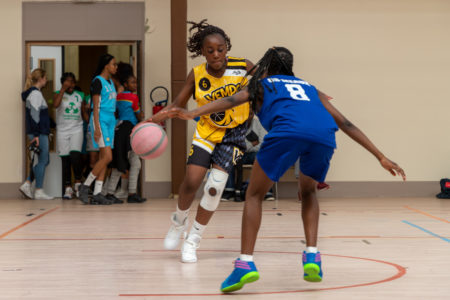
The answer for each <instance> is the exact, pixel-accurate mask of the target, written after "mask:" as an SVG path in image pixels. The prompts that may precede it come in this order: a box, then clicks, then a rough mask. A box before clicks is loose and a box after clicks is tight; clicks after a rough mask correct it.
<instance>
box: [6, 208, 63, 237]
mask: <svg viewBox="0 0 450 300" xmlns="http://www.w3.org/2000/svg"><path fill="white" fill-rule="evenodd" d="M58 208H59V206H57V207H55V208H53V209H51V210H49V211H46V212H44V213H42V214H40V215H39V216H36V217H34V218H33V219H31V220H28V221H26V222H24V223H22V224H20V225H19V226H16V227H14V228H13V229H10V230H8V231H7V232H5V233H3V234H2V235H0V240H1V239H2V238H4V237H5V236H7V235H9V234H11V233H13V232H14V231H16V230H19V229H20V228H22V227H25V226H26V225H28V224H30V223H31V222H34V221H36V220H38V219H40V218H42V217H43V216H45V215H48V214H49V213H51V212H54V211H55V210H57V209H58Z"/></svg>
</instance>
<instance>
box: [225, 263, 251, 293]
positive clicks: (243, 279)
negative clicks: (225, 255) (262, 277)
mask: <svg viewBox="0 0 450 300" xmlns="http://www.w3.org/2000/svg"><path fill="white" fill-rule="evenodd" d="M258 279H259V273H258V270H257V269H256V267H255V263H254V262H252V261H243V260H240V259H239V258H238V259H236V260H235V261H234V270H233V272H232V273H231V275H230V276H228V277H227V279H225V281H224V282H222V285H221V287H220V291H222V293H231V292H234V291H237V290H240V289H242V288H243V287H244V285H245V284H246V283H251V282H254V281H256V280H258Z"/></svg>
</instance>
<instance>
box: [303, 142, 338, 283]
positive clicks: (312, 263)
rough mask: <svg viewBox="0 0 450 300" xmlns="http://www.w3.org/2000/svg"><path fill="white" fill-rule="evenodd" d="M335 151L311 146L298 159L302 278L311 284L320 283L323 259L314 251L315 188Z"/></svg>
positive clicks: (315, 225)
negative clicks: (304, 241)
mask: <svg viewBox="0 0 450 300" xmlns="http://www.w3.org/2000/svg"><path fill="white" fill-rule="evenodd" d="M333 152H334V149H333V148H331V147H327V146H324V145H321V144H314V143H312V144H311V145H310V146H309V147H308V148H307V150H306V151H304V152H303V153H302V154H301V156H300V171H299V187H300V191H299V194H300V197H301V203H302V220H303V228H304V231H305V237H306V251H304V252H303V258H302V261H303V270H304V275H303V279H304V280H306V281H310V282H319V281H322V277H323V274H322V260H321V256H320V252H319V251H318V250H317V236H318V230H319V215H320V209H319V201H318V200H317V194H316V187H317V183H318V182H324V180H325V177H326V174H327V172H328V168H329V166H330V160H331V158H332V156H333Z"/></svg>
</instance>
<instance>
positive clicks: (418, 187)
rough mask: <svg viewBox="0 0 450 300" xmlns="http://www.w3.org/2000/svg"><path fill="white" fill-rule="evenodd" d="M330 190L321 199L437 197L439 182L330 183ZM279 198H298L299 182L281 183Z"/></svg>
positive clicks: (319, 194) (320, 193) (324, 191)
mask: <svg viewBox="0 0 450 300" xmlns="http://www.w3.org/2000/svg"><path fill="white" fill-rule="evenodd" d="M327 183H328V184H329V185H330V189H328V190H321V191H319V192H318V196H319V197H321V198H372V197H435V195H436V194H437V193H439V192H440V186H439V182H438V181H405V182H402V181H398V182H393V181H330V182H327ZM278 197H279V199H283V198H296V197H297V182H279V183H278Z"/></svg>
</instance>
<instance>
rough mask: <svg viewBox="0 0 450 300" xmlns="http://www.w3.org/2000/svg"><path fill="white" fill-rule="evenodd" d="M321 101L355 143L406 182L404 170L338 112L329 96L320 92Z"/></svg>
mask: <svg viewBox="0 0 450 300" xmlns="http://www.w3.org/2000/svg"><path fill="white" fill-rule="evenodd" d="M318 94H319V98H320V101H321V102H322V104H323V106H325V108H326V109H327V110H328V112H329V113H330V114H331V115H332V116H333V118H334V120H335V121H336V124H337V125H338V126H339V128H340V129H341V130H342V131H343V132H345V134H347V135H348V136H349V137H351V138H352V139H353V140H354V141H355V142H357V143H358V144H360V145H361V146H363V147H364V148H365V149H366V150H367V151H369V152H370V153H372V154H373V155H374V156H375V157H376V158H377V159H378V161H379V162H380V164H381V166H382V167H383V168H385V169H386V170H388V171H389V172H390V173H391V174H392V175H393V176H395V175H396V174H398V175H400V176H402V178H403V180H406V175H405V172H404V171H403V169H402V168H401V167H400V166H399V165H397V164H396V163H395V162H393V161H391V160H390V159H388V158H387V157H386V156H384V154H383V153H382V152H381V151H380V150H378V148H377V147H376V146H375V145H374V144H373V143H372V142H371V141H370V139H369V138H368V137H367V136H366V135H365V134H364V133H363V132H362V131H361V130H360V129H359V128H358V127H356V126H355V125H354V124H353V123H352V122H350V121H349V120H348V119H347V118H346V117H345V116H344V115H343V114H341V112H339V110H337V109H336V108H335V107H334V106H333V105H332V104H331V103H330V101H328V98H327V95H325V94H324V93H322V92H320V91H319V90H318Z"/></svg>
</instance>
